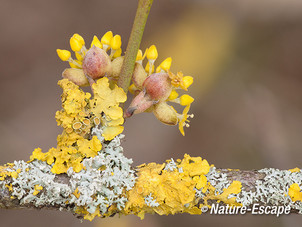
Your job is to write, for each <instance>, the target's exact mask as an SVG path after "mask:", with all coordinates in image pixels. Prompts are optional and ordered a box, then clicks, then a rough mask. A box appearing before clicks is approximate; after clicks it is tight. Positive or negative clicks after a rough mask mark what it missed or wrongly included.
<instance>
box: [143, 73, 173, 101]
mask: <svg viewBox="0 0 302 227" xmlns="http://www.w3.org/2000/svg"><path fill="white" fill-rule="evenodd" d="M143 88H144V89H145V90H146V94H148V95H149V96H150V98H151V99H152V100H154V101H162V100H166V99H167V98H168V97H169V95H170V93H171V91H172V85H171V80H170V78H169V74H168V73H154V74H151V75H150V76H148V77H147V78H146V80H145V81H144V83H143Z"/></svg>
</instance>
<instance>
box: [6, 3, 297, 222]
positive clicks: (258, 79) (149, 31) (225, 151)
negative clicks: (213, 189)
mask: <svg viewBox="0 0 302 227" xmlns="http://www.w3.org/2000/svg"><path fill="white" fill-rule="evenodd" d="M0 3H1V7H0V34H1V35H0V66H1V67H0V80H1V83H0V92H1V95H0V106H1V112H0V135H1V136H0V144H1V150H0V155H1V164H4V163H7V162H13V160H19V159H23V160H28V159H29V155H30V154H31V152H32V151H33V150H34V148H36V147H41V148H42V150H43V151H47V149H48V148H50V147H52V146H56V137H57V135H58V134H60V133H61V129H60V128H59V127H57V125H56V121H55V118H54V115H55V112H56V110H59V109H60V108H61V102H60V95H61V89H60V88H59V87H58V86H57V81H58V80H59V79H60V78H61V73H62V71H63V70H64V68H66V67H67V63H64V62H61V61H60V60H59V58H58V57H57V55H56V49H57V48H61V49H69V38H70V37H71V36H72V35H73V34H74V33H79V34H81V35H82V36H83V37H84V38H85V40H86V42H87V43H90V41H91V40H92V37H93V35H97V36H98V37H101V36H102V35H103V34H104V33H105V32H107V31H108V30H112V31H113V33H114V34H120V35H121V36H122V41H123V47H124V48H123V49H124V50H125V49H126V44H127V40H128V37H129V34H130V30H131V26H132V21H133V19H134V15H135V11H136V7H137V1H136V0H131V1H124V0H115V1H110V0H91V1H81V0H73V1H67V0H66V1H60V0H52V1H41V0H40V1H38V0H27V1H18V0H1V1H0ZM151 44H155V45H156V46H157V48H158V51H159V59H158V61H157V64H159V63H160V62H161V61H162V60H164V59H165V58H166V57H170V56H171V57H172V58H173V63H172V71H173V72H177V71H183V72H184V74H185V75H191V76H193V77H194V78H195V81H194V84H193V85H192V86H191V88H190V94H192V96H193V97H195V102H194V103H193V105H192V107H191V111H190V112H192V113H194V115H195V117H194V118H193V119H192V121H191V126H190V128H188V129H185V132H186V136H185V137H183V136H182V135H181V134H180V132H179V131H178V129H177V127H171V126H166V125H163V124H162V123H160V122H159V121H157V120H156V118H155V117H154V116H153V115H152V114H139V115H135V116H134V117H132V118H130V119H128V120H127V122H126V124H125V126H126V129H125V134H126V141H125V142H124V152H125V155H126V156H127V157H132V158H133V161H134V164H135V165H139V164H142V163H144V162H158V163H162V162H164V161H165V160H166V159H170V158H175V159H177V158H182V157H183V155H184V153H189V154H190V155H191V156H201V157H203V158H206V159H207V160H208V161H209V163H211V164H215V166H217V167H220V168H240V169H259V168H265V167H274V168H280V169H289V168H294V167H296V166H299V167H301V166H302V161H301V160H302V152H301V148H302V140H301V137H302V90H301V86H302V1H301V0H287V1H284V0H266V1H261V0H253V1H248V0H245V1H242V0H225V1H222V0H220V1H218V0H211V1H208V0H186V1H183V0H165V1H157V0H155V1H154V4H153V7H152V9H151V14H150V16H149V19H148V22H147V26H146V30H145V33H144V37H143V42H142V45H141V47H142V49H145V48H146V47H148V46H150V45H151ZM0 220H1V221H0V222H1V223H0V226H6V227H10V226H12V227H14V226H24V227H27V226H41V225H42V226H44V227H48V226H49V227H50V226H57V227H61V226H75V227H76V226H82V227H83V226H85V227H86V226H87V227H99V226H102V227H106V226H117V227H119V226H122V227H128V226H141V225H144V226H147V227H155V226H184V225H185V226H187V227H189V226H196V225H213V226H217V225H224V226H233V224H234V222H235V223H238V224H241V225H244V226H300V225H299V223H301V220H302V218H301V216H298V215H288V216H282V217H279V218H276V217H274V216H260V215H259V216H252V215H241V216H214V215H212V216H210V215H205V216H191V215H187V214H182V215H175V216H158V215H146V218H145V219H144V220H143V221H140V220H139V218H137V217H135V216H128V217H121V218H118V217H115V218H110V219H109V218H108V219H96V220H94V221H93V222H88V221H84V222H83V223H80V221H79V220H77V219H76V218H74V217H73V216H72V215H71V214H69V213H64V212H59V211H30V210H24V211H22V210H0Z"/></svg>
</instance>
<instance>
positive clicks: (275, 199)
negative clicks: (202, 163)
mask: <svg viewBox="0 0 302 227" xmlns="http://www.w3.org/2000/svg"><path fill="white" fill-rule="evenodd" d="M247 172H248V173H247ZM206 177H207V181H208V182H209V183H210V184H211V185H212V186H214V187H215V194H216V195H218V194H221V193H222V192H223V190H224V189H226V188H228V187H229V185H230V184H231V183H232V181H233V180H239V181H240V182H241V183H242V188H241V192H239V193H238V194H236V195H235V194H232V195H229V197H228V198H231V197H236V202H237V203H240V204H242V205H243V206H246V207H249V206H252V205H253V204H255V203H258V204H264V205H271V206H290V207H291V209H293V210H296V211H298V212H299V213H302V202H301V201H296V202H294V201H293V200H292V199H291V197H290V196H289V195H288V192H289V188H290V186H291V185H292V184H294V183H297V184H298V185H299V187H300V188H301V187H302V173H301V170H300V171H297V172H291V171H289V170H278V169H273V168H267V169H261V170H258V171H235V170H222V169H216V168H215V167H211V168H210V171H209V173H208V174H206ZM242 179H244V180H242ZM195 191H196V193H195V196H196V198H200V199H203V198H204V196H205V195H206V193H207V192H205V193H203V192H202V189H200V190H197V189H195Z"/></svg>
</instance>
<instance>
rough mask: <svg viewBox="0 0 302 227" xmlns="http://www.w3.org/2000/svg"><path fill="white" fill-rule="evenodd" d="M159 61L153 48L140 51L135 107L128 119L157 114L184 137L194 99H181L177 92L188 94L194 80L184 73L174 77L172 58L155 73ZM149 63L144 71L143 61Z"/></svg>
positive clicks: (163, 63) (166, 60)
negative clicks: (177, 108) (155, 64)
mask: <svg viewBox="0 0 302 227" xmlns="http://www.w3.org/2000/svg"><path fill="white" fill-rule="evenodd" d="M157 57H158V53H157V49H156V47H155V46H154V45H152V46H150V47H149V48H148V49H147V50H146V51H145V53H144V54H143V52H142V51H141V50H139V52H138V54H137V58H136V65H135V69H134V73H133V76H132V82H133V84H132V85H131V86H130V88H129V90H130V92H132V93H133V94H134V95H135V98H134V99H133V101H132V103H131V104H130V106H129V108H128V109H127V110H126V112H125V117H130V116H132V115H133V114H137V113H141V112H145V111H149V112H153V113H154V115H155V116H156V118H157V119H159V120H160V121H161V122H163V123H165V124H168V125H176V124H178V125H179V130H180V132H181V134H182V135H184V129H183V128H184V126H186V127H189V124H188V122H189V120H188V118H189V117H193V114H192V115H189V114H188V112H189V109H190V106H191V103H192V102H193V101H194V99H193V98H192V97H191V96H189V95H187V94H184V95H182V96H180V97H179V94H178V92H177V90H180V89H182V90H184V91H187V90H188V87H189V86H190V85H191V84H192V83H193V77H191V76H184V75H183V73H182V72H178V73H177V74H174V73H172V72H171V71H170V67H171V63H172V58H171V57H168V58H166V59H165V60H164V61H163V62H162V63H160V64H159V66H158V67H157V68H156V70H155V72H154V63H155V60H156V59H157ZM145 58H146V59H147V60H148V62H147V64H146V66H145V67H143V60H144V59H145ZM167 102H173V103H177V104H180V105H182V106H185V108H184V110H183V113H182V114H179V113H177V111H176V110H175V109H174V108H173V107H172V106H171V105H169V104H167Z"/></svg>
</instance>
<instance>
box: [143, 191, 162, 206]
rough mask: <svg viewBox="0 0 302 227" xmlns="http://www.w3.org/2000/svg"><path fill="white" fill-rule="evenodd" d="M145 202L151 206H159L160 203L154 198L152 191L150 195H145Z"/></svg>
mask: <svg viewBox="0 0 302 227" xmlns="http://www.w3.org/2000/svg"><path fill="white" fill-rule="evenodd" d="M145 203H146V204H147V205H148V206H149V207H158V206H159V203H158V202H156V199H153V197H152V193H150V194H149V195H147V196H146V197H145Z"/></svg>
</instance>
